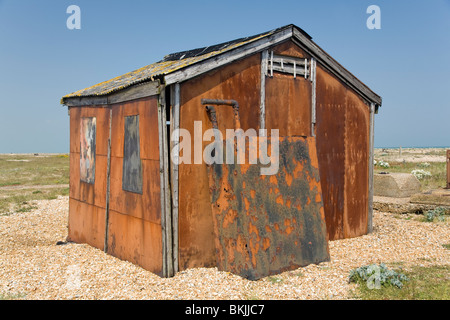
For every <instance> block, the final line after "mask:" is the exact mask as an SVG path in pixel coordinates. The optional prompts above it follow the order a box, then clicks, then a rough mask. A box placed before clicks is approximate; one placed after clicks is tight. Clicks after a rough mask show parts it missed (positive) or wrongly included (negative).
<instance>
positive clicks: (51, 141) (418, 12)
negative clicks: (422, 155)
mask: <svg viewBox="0 0 450 320" xmlns="http://www.w3.org/2000/svg"><path fill="white" fill-rule="evenodd" d="M72 4H75V5H78V6H79V7H80V8H81V30H69V29H68V28H67V27H66V20H67V18H68V17H69V14H67V13H66V9H67V7H68V6H69V5H72ZM372 4H375V5H378V6H379V7H380V9H381V29H380V30H369V29H368V28H367V27H366V20H367V18H368V17H369V14H367V13H366V9H367V7H368V6H369V5H372ZM290 23H293V24H295V25H297V26H299V27H300V28H302V29H304V30H305V31H306V32H308V33H309V34H310V35H311V36H312V37H313V40H314V41H315V42H316V43H317V44H318V45H319V46H321V47H322V48H323V49H324V50H325V51H327V52H328V53H329V54H330V55H331V56H333V57H334V58H335V59H336V60H337V61H339V62H340V63H341V64H342V65H343V66H344V67H346V68H347V69H348V70H350V71H351V72H352V73H353V74H354V75H355V76H356V77H358V78H359V79H360V80H361V81H363V82H364V83H365V84H367V85H368V86H369V87H370V88H371V89H372V90H374V91H375V92H376V93H378V94H379V95H381V96H382V98H383V106H382V107H381V109H380V112H379V114H378V115H377V116H376V125H375V146H376V147H398V146H402V147H407V146H422V147H426V146H450V130H449V128H450V99H449V94H448V93H449V92H450V76H449V75H450V55H449V53H450V0H430V1H406V0H404V1H399V0H390V1H378V0H372V1H364V0H346V1H336V0H335V1H320V0H319V1H301V0H296V1H284V0H278V1H265V0H258V1H242V0H240V1H234V0H228V1H212V0H210V1H176V0H173V1H148V0H147V1H137V0H134V1H103V0H102V1H100V0H90V1H84V0H71V1H64V0H59V1H56V0H53V1H51V0H42V1H31V0H30V1H25V0H23V1H21V0H0V153H11V152H13V153H16V152H18V153H22V152H24V153H28V152H68V151H69V117H68V115H67V108H65V107H63V106H61V105H60V104H59V102H60V98H61V97H62V96H63V95H65V94H67V93H70V92H73V91H76V90H79V89H82V88H85V87H88V86H91V85H93V84H96V83H99V82H102V81H104V80H108V79H110V78H112V77H115V76H118V75H121V74H123V73H126V72H129V71H132V70H135V69H137V68H140V67H142V66H145V65H147V64H150V63H153V62H156V61H158V60H160V59H161V58H163V56H164V55H166V54H168V53H172V52H176V51H182V50H187V49H193V48H197V47H203V46H206V45H211V44H216V43H220V42H223V41H227V40H232V39H235V38H239V37H243V36H249V35H253V34H257V33H261V32H264V31H268V30H271V29H274V28H277V27H280V26H284V25H287V24H290Z"/></svg>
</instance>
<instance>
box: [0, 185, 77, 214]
mask: <svg viewBox="0 0 450 320" xmlns="http://www.w3.org/2000/svg"><path fill="white" fill-rule="evenodd" d="M60 195H61V196H67V195H69V188H65V187H63V188H49V189H38V190H36V189H23V190H20V189H19V190H9V191H3V194H2V199H1V201H0V215H10V214H12V213H14V212H29V211H31V210H33V209H36V206H34V205H32V204H30V202H31V201H34V200H54V199H57V198H58V196H60Z"/></svg>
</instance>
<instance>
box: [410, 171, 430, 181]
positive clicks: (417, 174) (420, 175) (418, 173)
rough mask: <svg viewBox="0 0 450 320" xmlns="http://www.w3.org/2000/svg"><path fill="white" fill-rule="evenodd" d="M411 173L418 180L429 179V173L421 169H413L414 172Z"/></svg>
mask: <svg viewBox="0 0 450 320" xmlns="http://www.w3.org/2000/svg"><path fill="white" fill-rule="evenodd" d="M411 173H412V174H413V175H414V176H415V177H416V178H417V179H419V180H422V179H424V178H429V177H431V172H430V171H425V170H423V169H415V170H413V171H411Z"/></svg>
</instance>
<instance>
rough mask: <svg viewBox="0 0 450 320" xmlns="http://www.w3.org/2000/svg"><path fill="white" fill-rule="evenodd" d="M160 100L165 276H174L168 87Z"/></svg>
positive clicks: (159, 125)
mask: <svg viewBox="0 0 450 320" xmlns="http://www.w3.org/2000/svg"><path fill="white" fill-rule="evenodd" d="M159 91H160V92H159V100H158V116H159V118H158V120H159V121H158V128H159V162H160V166H159V167H160V181H161V183H160V185H161V188H160V189H161V227H162V232H163V238H162V244H163V276H165V277H172V276H173V275H174V272H173V253H172V250H173V245H172V238H173V235H172V233H173V231H172V210H171V203H170V202H171V201H170V185H169V155H168V150H167V149H168V142H167V124H166V118H167V116H166V108H167V103H166V94H165V92H166V88H165V86H164V85H160V89H159Z"/></svg>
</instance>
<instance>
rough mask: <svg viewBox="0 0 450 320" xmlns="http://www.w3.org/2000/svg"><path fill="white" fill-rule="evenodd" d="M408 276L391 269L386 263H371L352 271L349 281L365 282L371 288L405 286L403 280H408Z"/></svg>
mask: <svg viewBox="0 0 450 320" xmlns="http://www.w3.org/2000/svg"><path fill="white" fill-rule="evenodd" d="M408 280H409V279H408V277H407V276H406V275H404V274H403V273H399V272H397V271H394V270H389V269H388V268H387V267H386V265H385V264H384V263H381V264H380V265H377V264H370V265H367V266H363V267H359V268H356V269H353V270H351V271H350V275H349V282H355V283H360V284H361V282H365V284H366V286H367V287H368V288H369V289H374V288H377V289H379V288H380V287H381V286H384V287H387V286H395V287H397V288H402V287H403V282H404V281H408Z"/></svg>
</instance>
